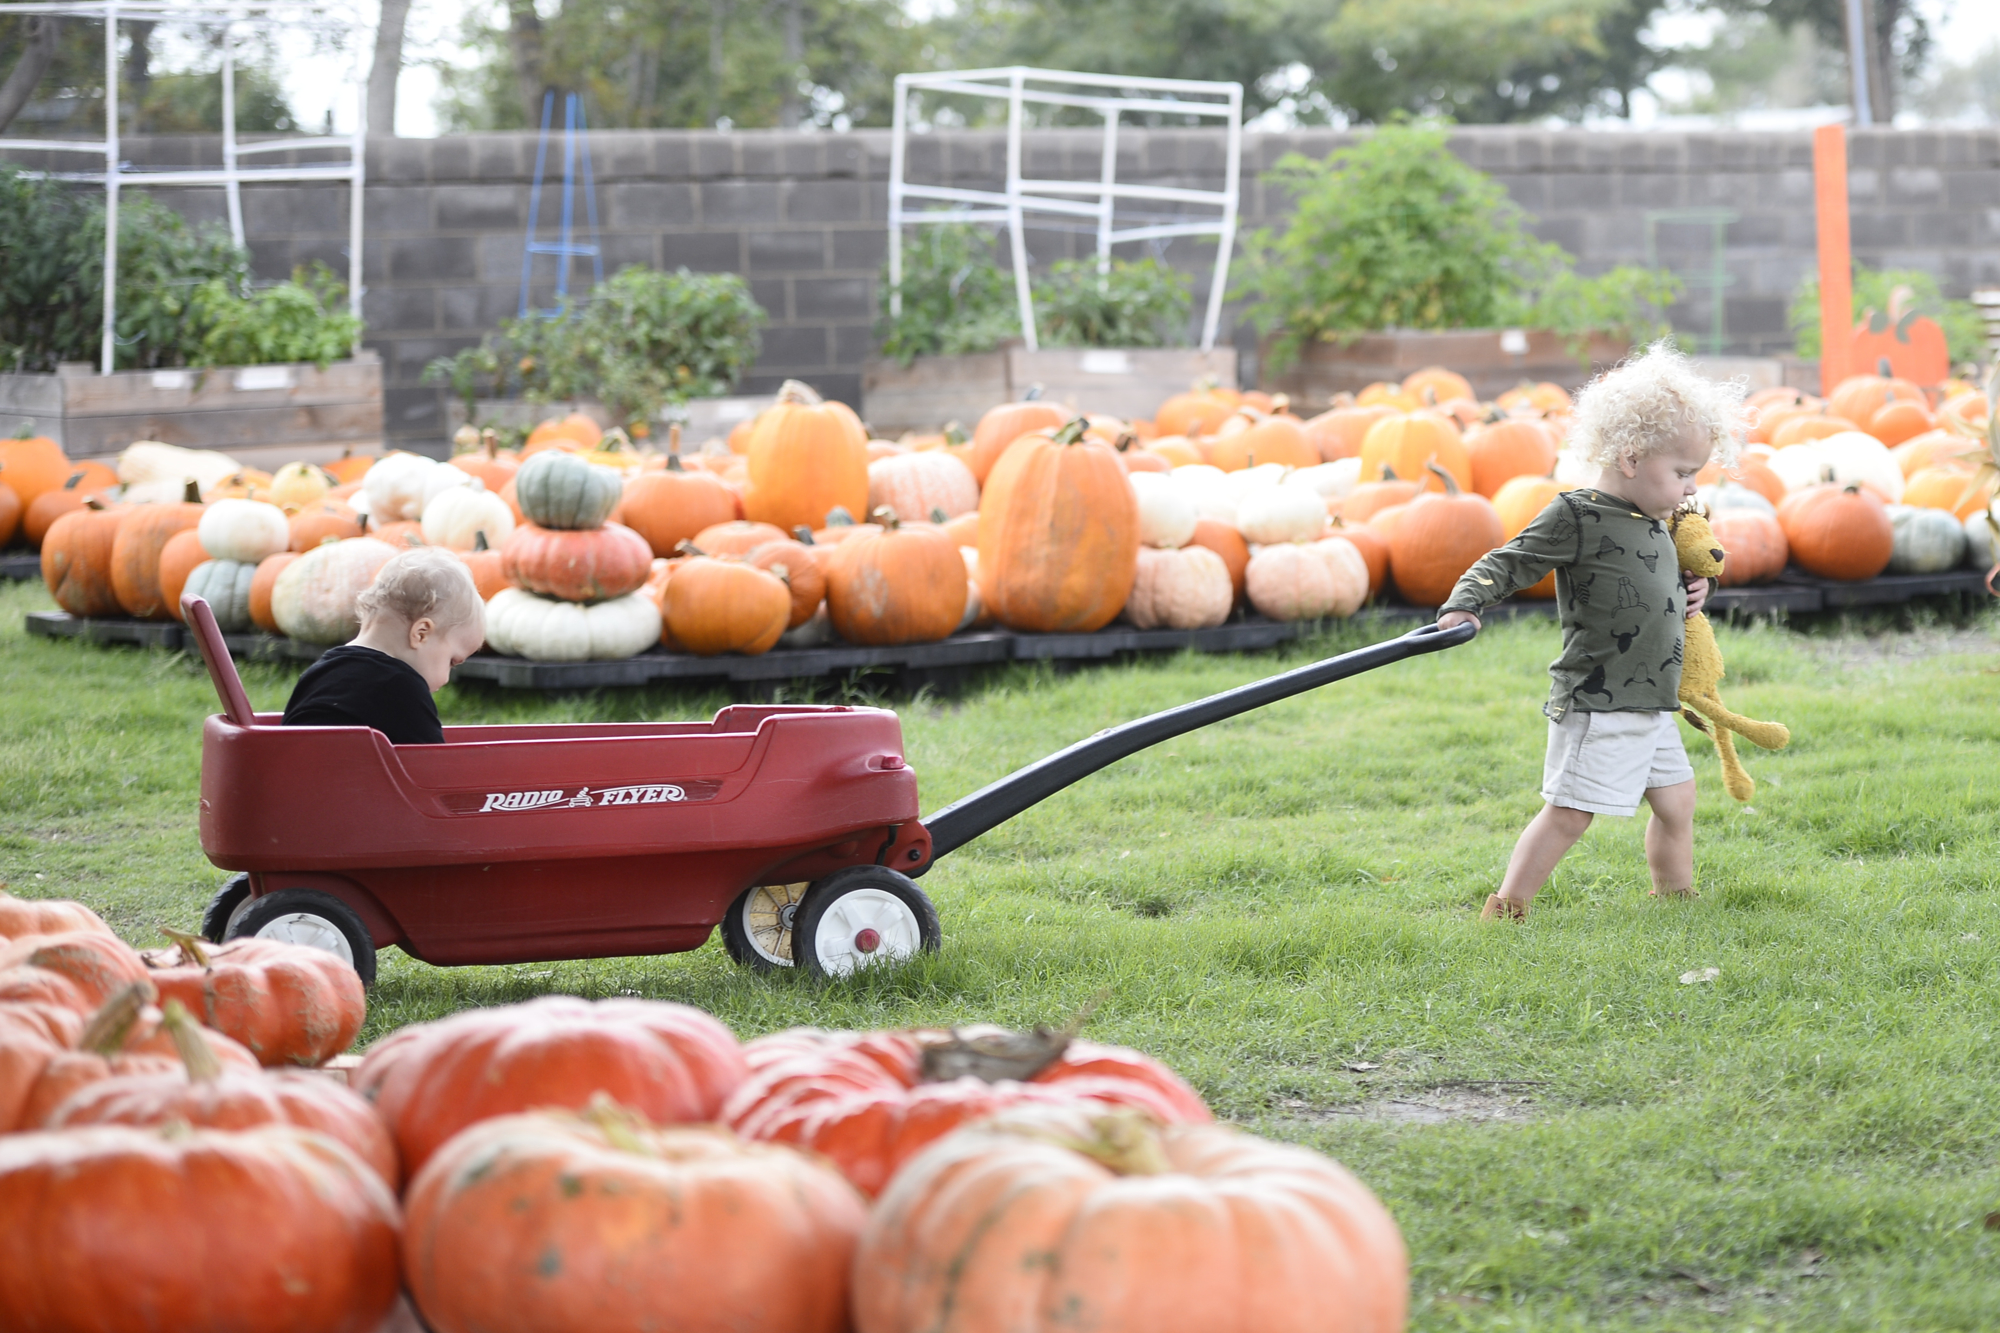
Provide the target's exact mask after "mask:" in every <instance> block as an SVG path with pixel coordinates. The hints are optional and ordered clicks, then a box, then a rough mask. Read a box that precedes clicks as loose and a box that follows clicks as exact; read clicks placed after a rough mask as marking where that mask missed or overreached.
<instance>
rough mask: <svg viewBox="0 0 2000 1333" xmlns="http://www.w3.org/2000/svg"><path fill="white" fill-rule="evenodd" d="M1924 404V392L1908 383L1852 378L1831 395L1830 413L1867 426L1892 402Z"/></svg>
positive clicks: (1879, 377) (1828, 400) (1828, 401)
mask: <svg viewBox="0 0 2000 1333" xmlns="http://www.w3.org/2000/svg"><path fill="white" fill-rule="evenodd" d="M1923 401H1924V391H1923V390H1922V389H1919V388H1918V387H1917V386H1916V385H1914V384H1912V383H1910V382H1909V381H1908V380H1902V379H1894V378H1891V377H1887V376H1883V375H1850V376H1848V377H1847V378H1846V379H1844V380H1842V381H1841V382H1840V383H1839V384H1837V385H1835V386H1834V390H1833V392H1832V393H1830V394H1828V395H1827V397H1826V410H1827V412H1828V413H1829V414H1830V415H1833V416H1836V417H1845V418H1847V419H1848V420H1849V421H1855V422H1864V423H1865V422H1868V421H1872V420H1873V419H1874V417H1875V414H1876V413H1877V412H1880V411H1881V410H1882V409H1883V408H1885V407H1887V406H1888V405H1889V404H1891V403H1895V402H1905V403H1917V404H1919V405H1921V404H1922V403H1923ZM1864 428H1865V427H1864ZM1773 443H1776V441H1773ZM1884 443H1889V441H1884Z"/></svg>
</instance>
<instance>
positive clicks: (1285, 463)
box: [1208, 416, 1325, 472]
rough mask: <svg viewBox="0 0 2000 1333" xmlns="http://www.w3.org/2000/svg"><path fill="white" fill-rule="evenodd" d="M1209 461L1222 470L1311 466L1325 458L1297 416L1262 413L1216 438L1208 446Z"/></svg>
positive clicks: (1239, 470)
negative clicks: (1247, 423) (1277, 465)
mask: <svg viewBox="0 0 2000 1333" xmlns="http://www.w3.org/2000/svg"><path fill="white" fill-rule="evenodd" d="M1208 461H1209V462H1210V463H1212V464H1214V465H1215V466H1216V467H1219V468H1221V469H1222V470H1223V471H1224V472H1241V471H1242V470H1243V469H1245V468H1250V467H1256V466H1258V465H1260V464H1263V463H1277V464H1279V465H1280V466H1282V467H1312V466H1314V465H1316V464H1318V463H1321V462H1324V461H1325V460H1324V459H1322V458H1321V457H1320V452H1319V448H1318V446H1316V445H1314V444H1313V442H1312V441H1311V440H1309V439H1307V438H1306V431H1305V427H1304V425H1303V424H1301V423H1300V421H1299V419H1298V418H1297V417H1289V416H1264V417H1253V418H1251V421H1250V424H1249V425H1248V426H1246V427H1244V428H1243V429H1242V430H1239V431H1234V432H1232V433H1230V434H1227V435H1224V436H1222V437H1220V438H1219V439H1217V440H1215V441H1214V443H1212V444H1211V445H1210V446H1209V449H1208Z"/></svg>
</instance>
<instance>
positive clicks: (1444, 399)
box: [1403, 366, 1473, 403]
mask: <svg viewBox="0 0 2000 1333" xmlns="http://www.w3.org/2000/svg"><path fill="white" fill-rule="evenodd" d="M1403 392H1404V393H1407V394H1411V395H1413V396H1415V398H1416V400H1417V401H1418V402H1420V403H1448V402H1450V401H1452V400H1453V399H1454V398H1471V397H1472V396H1473V393H1472V381H1471V380H1468V379H1467V378H1465V376H1463V375H1461V374H1459V373H1458V372H1457V371H1455V370H1446V369H1445V368H1444V367H1443V366H1425V367H1424V368H1423V369H1422V370H1418V371H1412V372H1411V373H1410V374H1408V375H1405V376H1403Z"/></svg>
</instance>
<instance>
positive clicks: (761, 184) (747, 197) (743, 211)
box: [699, 181, 784, 227]
mask: <svg viewBox="0 0 2000 1333" xmlns="http://www.w3.org/2000/svg"><path fill="white" fill-rule="evenodd" d="M783 196H784V187H783V186H781V185H778V184H776V183H775V182H771V181H754V182H753V181H704V182H703V183H702V185H701V187H700V196H699V198H700V207H701V220H702V223H703V225H705V226H709V227H728V226H740V225H743V224H757V223H768V222H770V221H771V220H772V219H773V218H775V217H777V216H779V214H778V209H779V208H780V207H781V206H782V203H783Z"/></svg>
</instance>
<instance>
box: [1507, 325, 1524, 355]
mask: <svg viewBox="0 0 2000 1333" xmlns="http://www.w3.org/2000/svg"><path fill="white" fill-rule="evenodd" d="M1500 350H1501V351H1503V352H1505V353H1506V354H1507V355H1508V356H1526V355H1527V354H1528V335H1527V333H1526V331H1524V330H1522V329H1502V330H1500Z"/></svg>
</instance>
